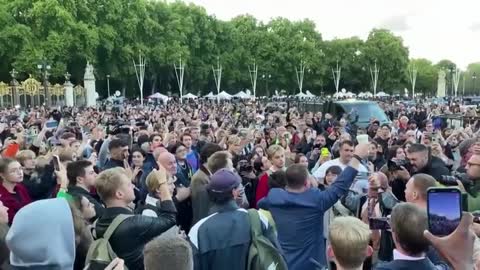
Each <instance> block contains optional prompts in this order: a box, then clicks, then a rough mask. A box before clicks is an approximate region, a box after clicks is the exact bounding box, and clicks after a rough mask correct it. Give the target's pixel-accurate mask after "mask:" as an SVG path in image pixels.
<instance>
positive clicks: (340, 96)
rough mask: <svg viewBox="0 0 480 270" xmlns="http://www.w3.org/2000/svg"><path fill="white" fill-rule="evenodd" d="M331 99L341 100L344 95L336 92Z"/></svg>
mask: <svg viewBox="0 0 480 270" xmlns="http://www.w3.org/2000/svg"><path fill="white" fill-rule="evenodd" d="M333 97H334V98H343V97H345V94H344V93H342V92H338V93H335V94H334V95H333Z"/></svg>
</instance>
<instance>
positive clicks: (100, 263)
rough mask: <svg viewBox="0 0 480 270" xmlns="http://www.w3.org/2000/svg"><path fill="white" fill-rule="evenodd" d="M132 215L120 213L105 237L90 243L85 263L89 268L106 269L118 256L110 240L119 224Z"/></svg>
mask: <svg viewBox="0 0 480 270" xmlns="http://www.w3.org/2000/svg"><path fill="white" fill-rule="evenodd" d="M131 216H132V215H118V216H117V217H115V218H114V219H113V221H112V223H111V224H110V225H109V226H108V228H107V231H105V233H104V234H103V237H101V238H98V239H97V240H95V241H94V242H93V243H92V244H91V245H90V247H89V248H88V252H87V258H86V260H85V265H88V268H87V269H90V270H93V269H104V268H105V267H106V266H107V265H108V264H110V262H111V261H113V259H115V258H117V255H116V254H115V252H113V249H112V247H111V246H110V242H109V240H110V237H111V236H112V234H113V233H114V232H115V230H116V229H117V228H118V226H119V225H120V224H121V223H122V222H123V221H125V219H127V218H128V217H131ZM101 267H103V268H101ZM125 269H127V268H125Z"/></svg>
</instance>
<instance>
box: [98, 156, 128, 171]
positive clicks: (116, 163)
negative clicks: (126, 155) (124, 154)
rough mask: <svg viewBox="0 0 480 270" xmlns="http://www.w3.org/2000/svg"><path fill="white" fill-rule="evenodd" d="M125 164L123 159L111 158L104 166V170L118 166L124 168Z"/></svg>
mask: <svg viewBox="0 0 480 270" xmlns="http://www.w3.org/2000/svg"><path fill="white" fill-rule="evenodd" d="M124 165H125V164H123V160H116V159H109V160H108V161H107V163H105V166H103V170H107V169H111V168H116V167H122V168H123V166H124Z"/></svg>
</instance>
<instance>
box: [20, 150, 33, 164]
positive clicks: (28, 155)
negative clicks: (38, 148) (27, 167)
mask: <svg viewBox="0 0 480 270" xmlns="http://www.w3.org/2000/svg"><path fill="white" fill-rule="evenodd" d="M35 157H36V156H35V152H33V151H32V150H22V151H20V152H18V153H17V155H15V159H16V160H17V161H18V162H19V163H20V164H22V166H23V165H24V162H25V161H27V160H30V159H35Z"/></svg>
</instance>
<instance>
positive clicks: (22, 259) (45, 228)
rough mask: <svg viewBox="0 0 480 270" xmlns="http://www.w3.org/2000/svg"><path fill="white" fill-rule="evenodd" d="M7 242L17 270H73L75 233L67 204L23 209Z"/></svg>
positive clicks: (61, 201) (58, 202) (39, 203)
mask: <svg viewBox="0 0 480 270" xmlns="http://www.w3.org/2000/svg"><path fill="white" fill-rule="evenodd" d="M52 232H53V233H52ZM27 239H28V240H27ZM26 240H27V242H28V243H26V242H25V241H26ZM6 242H7V246H8V248H9V249H10V252H11V253H10V263H11V265H12V268H13V269H35V270H43V269H48V270H67V269H68V270H70V269H73V263H74V260H75V232H74V228H73V217H72V212H71V210H70V207H69V206H68V203H67V201H66V200H65V199H61V198H60V199H48V200H40V201H36V202H34V203H31V204H29V205H27V206H25V207H23V208H22V209H20V211H18V213H17V215H16V216H15V220H14V222H13V224H12V226H11V227H10V230H9V231H8V234H7V237H6Z"/></svg>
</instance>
